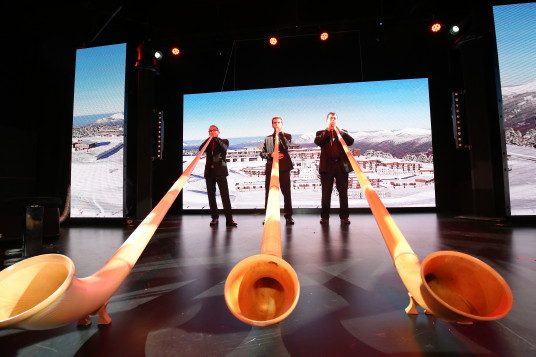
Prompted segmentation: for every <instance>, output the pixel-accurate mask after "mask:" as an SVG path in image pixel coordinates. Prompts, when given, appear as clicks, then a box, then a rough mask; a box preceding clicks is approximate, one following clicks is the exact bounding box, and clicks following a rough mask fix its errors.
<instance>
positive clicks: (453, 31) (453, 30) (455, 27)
mask: <svg viewBox="0 0 536 357" xmlns="http://www.w3.org/2000/svg"><path fill="white" fill-rule="evenodd" d="M449 32H450V34H451V35H456V34H458V32H460V27H459V26H458V25H452V26H451V27H450V29H449Z"/></svg>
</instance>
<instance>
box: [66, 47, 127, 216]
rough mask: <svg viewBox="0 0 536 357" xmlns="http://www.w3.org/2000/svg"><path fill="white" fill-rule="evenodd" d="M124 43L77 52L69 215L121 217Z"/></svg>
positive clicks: (122, 214) (123, 142)
mask: <svg viewBox="0 0 536 357" xmlns="http://www.w3.org/2000/svg"><path fill="white" fill-rule="evenodd" d="M125 64H126V44H118V45H111V46H102V47H95V48H85V49H80V50H78V51H77V53H76V74H75V90H74V110H73V135H72V149H71V150H72V156H71V217H73V218H79V217H84V218H85V217H87V218H90V217H94V218H103V217H123V216H124V213H123V206H124V204H123V202H124V199H123V197H124V193H123V186H124V185H123V182H124V173H123V162H124V144H125V140H124V134H125V130H124V128H125V125H124V124H125V120H124V113H125Z"/></svg>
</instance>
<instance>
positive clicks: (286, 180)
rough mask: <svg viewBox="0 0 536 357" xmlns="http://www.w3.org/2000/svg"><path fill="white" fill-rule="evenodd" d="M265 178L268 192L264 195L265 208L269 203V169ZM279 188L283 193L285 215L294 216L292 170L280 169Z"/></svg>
mask: <svg viewBox="0 0 536 357" xmlns="http://www.w3.org/2000/svg"><path fill="white" fill-rule="evenodd" d="M266 172H267V173H268V174H267V175H266V180H265V187H266V193H265V197H264V209H266V205H267V204H268V192H270V178H271V176H270V171H269V170H268V169H267V170H266ZM279 189H280V190H281V193H282V194H283V200H284V210H285V213H284V215H285V217H290V216H292V196H291V193H290V171H279Z"/></svg>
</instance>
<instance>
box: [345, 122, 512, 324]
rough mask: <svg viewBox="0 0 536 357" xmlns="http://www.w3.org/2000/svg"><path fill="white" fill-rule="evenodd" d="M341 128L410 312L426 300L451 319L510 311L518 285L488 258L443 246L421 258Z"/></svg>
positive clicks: (488, 318) (437, 313)
mask: <svg viewBox="0 0 536 357" xmlns="http://www.w3.org/2000/svg"><path fill="white" fill-rule="evenodd" d="M336 131H337V136H338V138H339V140H340V142H341V143H342V146H343V148H344V151H345V153H346V155H347V156H348V159H349V160H350V163H351V165H352V167H353V169H354V171H355V174H356V176H357V179H358V180H359V184H360V185H361V189H362V190H363V191H364V193H365V197H366V198H367V201H368V203H369V206H370V209H371V211H372V214H373V215H374V218H375V220H376V223H377V224H378V227H379V228H380V231H381V234H382V236H383V239H384V241H385V244H386V245H387V248H388V249H389V253H390V254H391V257H392V259H393V262H394V265H395V267H396V269H397V271H398V274H399V275H400V278H401V279H402V282H403V283H404V285H405V286H406V289H407V290H408V294H409V296H410V304H409V306H408V307H407V308H406V313H408V314H417V313H418V311H417V308H416V305H420V306H421V307H422V308H424V310H425V312H426V313H429V314H433V315H434V316H436V317H439V318H442V319H444V320H446V321H456V322H462V323H471V322H473V321H491V320H497V319H500V318H502V317H504V316H506V314H508V312H510V310H511V308H512V305H513V296H512V291H511V290H510V287H509V286H508V284H507V282H506V281H505V280H504V279H503V278H502V277H501V275H500V274H499V273H497V272H496V271H495V270H494V269H493V268H491V267H490V266H489V265H487V264H486V263H484V262H482V261H481V260H479V259H477V258H474V257H472V256H470V255H467V254H464V253H460V252H455V251H438V252H435V253H432V254H430V255H429V256H428V257H426V258H425V259H424V260H423V262H422V264H421V262H420V261H419V258H418V257H417V256H416V255H415V253H414V252H413V250H412V249H411V247H410V245H409V244H408V242H407V240H406V239H405V238H404V236H403V235H402V233H401V232H400V230H399V228H398V227H397V225H396V223H395V222H394V220H393V218H392V217H391V215H390V214H389V212H388V211H387V209H386V208H385V206H384V205H383V203H382V201H381V200H380V198H379V196H378V194H377V193H376V191H374V189H373V188H372V185H371V184H370V182H369V180H368V179H367V177H366V176H365V174H364V173H363V171H361V168H360V167H359V165H358V164H357V162H356V160H355V158H354V156H353V155H352V153H351V152H350V150H349V149H348V146H347V145H346V143H345V141H344V139H343V138H342V136H341V133H340V131H339V130H338V128H336Z"/></svg>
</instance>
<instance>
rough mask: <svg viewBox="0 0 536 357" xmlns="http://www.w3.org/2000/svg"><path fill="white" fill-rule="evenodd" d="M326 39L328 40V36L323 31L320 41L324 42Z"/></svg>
mask: <svg viewBox="0 0 536 357" xmlns="http://www.w3.org/2000/svg"><path fill="white" fill-rule="evenodd" d="M328 38H329V34H328V33H327V32H326V31H324V32H322V33H321V34H320V40H321V41H326V40H327V39H328Z"/></svg>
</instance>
